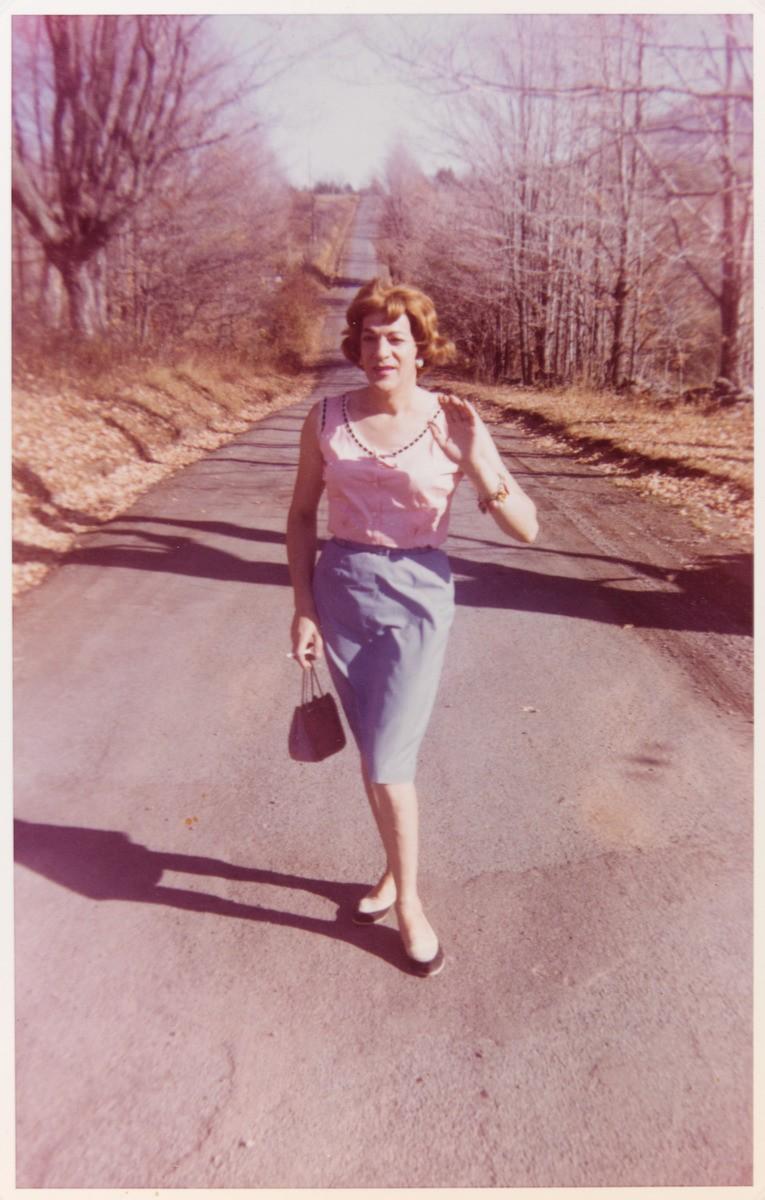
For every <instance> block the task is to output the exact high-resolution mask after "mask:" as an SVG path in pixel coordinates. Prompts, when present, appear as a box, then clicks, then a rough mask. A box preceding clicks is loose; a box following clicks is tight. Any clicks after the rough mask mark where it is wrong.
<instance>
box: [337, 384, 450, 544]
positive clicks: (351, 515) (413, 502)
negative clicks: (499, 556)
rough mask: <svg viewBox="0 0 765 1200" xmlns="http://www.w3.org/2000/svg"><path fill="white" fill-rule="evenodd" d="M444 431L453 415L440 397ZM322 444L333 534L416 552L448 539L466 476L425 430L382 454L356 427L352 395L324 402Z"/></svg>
mask: <svg viewBox="0 0 765 1200" xmlns="http://www.w3.org/2000/svg"><path fill="white" fill-rule="evenodd" d="M433 409H434V413H435V411H436V409H438V412H437V415H436V417H435V419H436V421H437V422H438V426H439V428H440V429H443V430H444V432H445V431H446V417H445V416H444V413H443V411H442V410H441V408H440V406H439V405H438V403H437V400H436V397H435V396H434V397H433ZM322 419H323V425H322V427H321V432H320V436H319V444H320V446H321V452H322V455H323V458H324V483H325V486H326V491H327V500H328V502H329V520H328V527H329V532H330V534H332V536H333V537H338V538H344V539H346V540H347V541H350V542H368V543H371V544H372V545H374V546H391V547H397V548H399V549H402V550H410V549H412V548H414V547H418V546H419V547H421V546H440V545H441V543H442V542H444V541H445V540H446V536H447V533H448V526H449V510H450V508H451V502H452V497H453V495H454V490H455V488H456V486H457V484H458V483H459V481H460V479H461V478H462V472H461V471H460V469H459V467H458V466H457V464H456V463H453V462H452V460H451V459H450V458H448V457H447V455H446V454H444V452H443V450H442V449H441V447H440V446H439V445H438V443H437V442H436V441H435V439H434V438H433V435H432V433H431V432H430V430H429V429H428V428H427V427H426V426H425V427H424V428H423V431H422V433H421V434H420V435H419V436H418V437H416V438H415V439H414V440H413V441H411V442H410V443H409V444H408V445H407V446H404V447H402V449H401V450H398V451H396V452H395V454H387V455H386V454H383V455H376V454H375V453H374V452H373V451H372V450H370V449H368V448H367V447H366V446H364V444H363V442H362V441H361V439H360V438H359V437H358V435H357V434H356V433H355V431H354V430H353V429H352V427H351V424H350V422H349V420H348V417H347V413H346V408H345V396H332V397H328V398H327V399H326V400H324V401H322Z"/></svg>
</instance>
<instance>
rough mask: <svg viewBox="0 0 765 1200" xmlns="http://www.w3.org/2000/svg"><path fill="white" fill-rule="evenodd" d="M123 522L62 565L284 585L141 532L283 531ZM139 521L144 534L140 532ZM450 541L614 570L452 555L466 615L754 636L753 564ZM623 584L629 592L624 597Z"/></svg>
mask: <svg viewBox="0 0 765 1200" xmlns="http://www.w3.org/2000/svg"><path fill="white" fill-rule="evenodd" d="M130 519H131V520H132V521H135V522H136V524H127V523H126V519H125V518H123V519H122V522H121V521H120V519H117V520H116V521H114V522H113V523H110V524H109V525H106V526H104V527H103V528H102V529H101V530H100V531H99V532H98V534H97V535H95V537H94V539H92V540H91V541H90V542H89V543H88V542H86V543H85V544H82V545H80V546H77V547H75V548H74V549H73V550H71V551H70V552H69V553H68V554H67V555H66V556H65V557H64V559H63V562H64V563H71V564H79V565H85V566H104V567H122V568H129V569H132V570H146V571H166V572H169V573H171V574H180V575H189V576H197V577H203V578H207V579H218V580H222V581H225V580H229V581H231V580H233V581H239V582H243V583H255V584H276V585H280V586H284V587H288V586H289V582H290V581H289V573H288V570H287V565H286V561H282V562H264V561H259V560H251V559H246V558H241V557H239V556H238V555H236V554H232V553H231V552H230V551H228V550H223V549H220V548H218V547H214V546H210V545H207V544H205V543H204V542H202V541H199V540H197V539H195V538H193V537H187V536H178V535H172V534H169V533H167V534H166V533H160V532H154V531H152V530H150V529H148V528H146V525H149V524H150V525H173V526H180V527H181V528H184V529H189V530H193V531H197V532H199V533H201V534H203V535H205V534H213V535H215V534H218V535H223V536H226V537H234V538H241V539H243V540H245V541H249V542H267V543H272V544H283V542H284V534H283V533H281V532H275V531H274V530H269V529H259V528H254V527H253V528H249V527H246V526H242V525H235V524H233V523H231V522H227V521H194V520H180V519H178V520H173V519H171V518H166V517H153V516H150V515H149V514H133V515H132V516H131V518H130ZM141 521H143V522H145V523H146V525H139V524H138V522H141ZM454 541H455V543H459V542H471V541H473V542H475V543H476V544H478V545H480V547H482V549H481V550H480V551H479V554H481V553H482V554H486V553H487V550H486V549H483V548H484V547H486V548H488V552H493V551H494V550H499V551H501V552H502V554H503V556H505V557H511V556H512V555H513V554H517V553H521V554H524V555H533V556H534V558H535V559H536V558H538V560H539V562H540V567H542V566H543V565H544V566H547V565H549V561H550V556H552V558H558V559H560V560H561V561H564V562H565V561H575V560H583V561H584V562H586V563H587V564H588V565H592V566H594V567H595V568H597V567H598V565H599V564H604V565H605V564H613V566H614V568H615V572H614V573H612V574H609V575H608V576H606V577H603V576H601V577H599V578H593V579H588V578H583V577H580V576H576V575H560V574H553V573H550V572H549V571H546V570H544V569H543V570H539V571H536V570H530V569H528V568H526V567H521V566H514V565H512V564H509V563H508V562H506V561H505V562H499V561H496V560H488V561H487V560H485V559H483V558H480V557H476V558H471V557H467V556H466V555H464V554H458V553H453V552H451V551H450V554H449V559H450V562H451V564H452V569H453V571H454V573H455V576H456V587H455V595H456V601H457V603H458V604H461V605H465V606H466V607H469V608H505V609H508V610H516V611H520V612H539V613H550V614H555V615H558V616H566V617H573V618H576V619H579V620H588V621H599V622H603V623H606V624H614V625H634V626H635V627H636V628H645V629H667V630H675V631H693V632H699V633H731V634H740V635H748V634H750V633H751V630H752V607H751V597H752V582H751V580H752V557H751V555H747V554H734V553H731V554H719V555H706V556H702V557H700V558H698V559H697V560H695V561H694V562H691V563H682V564H680V565H678V566H677V567H658V566H656V565H655V564H653V563H650V562H642V561H637V560H634V559H628V558H620V557H618V556H612V555H601V554H580V553H576V552H571V551H562V550H557V549H554V548H547V547H526V546H523V547H517V546H513V545H512V544H509V543H501V542H494V541H485V540H483V539H478V538H474V539H471V538H455V539H454ZM320 544H321V543H320ZM625 584H626V585H627V587H626V588H623V586H622V585H625ZM614 585H617V586H614ZM646 585H648V586H646ZM633 589H634V590H633Z"/></svg>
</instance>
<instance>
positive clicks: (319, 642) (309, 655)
mask: <svg viewBox="0 0 765 1200" xmlns="http://www.w3.org/2000/svg"><path fill="white" fill-rule="evenodd" d="M292 657H293V658H294V659H296V661H297V662H299V663H300V665H301V667H302V668H303V670H304V671H307V670H308V668H309V667H310V666H311V665H312V663H315V662H316V661H317V660H318V659H320V658H323V657H324V641H323V639H322V636H321V633H320V632H319V626H318V624H317V622H316V621H315V620H314V618H313V617H308V616H305V615H303V614H301V613H295V615H294V617H293V618H292Z"/></svg>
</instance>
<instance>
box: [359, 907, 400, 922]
mask: <svg viewBox="0 0 765 1200" xmlns="http://www.w3.org/2000/svg"><path fill="white" fill-rule="evenodd" d="M392 908H393V905H392V904H389V905H388V907H387V908H374V909H372V910H371V912H364V910H363V909H361V908H354V910H353V912H352V913H351V920H352V921H353V923H354V925H376V924H377V922H378V921H382V920H383V919H384V918H385V917H387V915H388V913H389V912H390V910H391V909H392Z"/></svg>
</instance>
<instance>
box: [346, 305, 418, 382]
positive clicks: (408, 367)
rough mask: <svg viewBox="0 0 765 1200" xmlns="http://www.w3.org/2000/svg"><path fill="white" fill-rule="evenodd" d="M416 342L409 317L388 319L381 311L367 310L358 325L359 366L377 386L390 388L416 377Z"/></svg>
mask: <svg viewBox="0 0 765 1200" xmlns="http://www.w3.org/2000/svg"><path fill="white" fill-rule="evenodd" d="M416 358H417V343H416V342H415V340H414V337H413V336H412V327H411V325H410V324H409V317H408V316H407V315H406V313H402V315H401V316H400V317H397V318H396V320H395V321H389V320H388V319H387V317H386V316H385V313H383V312H375V313H368V314H367V316H366V317H364V321H363V323H362V326H361V361H360V364H359V365H360V366H361V368H362V370H363V371H364V373H365V374H366V377H367V379H368V380H369V382H370V383H371V384H373V385H374V386H375V387H376V388H379V389H382V390H384V391H392V390H393V388H399V387H401V386H402V385H404V386H406V385H407V384H411V383H415V382H416V381H417V367H416V365H415V359H416Z"/></svg>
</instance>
